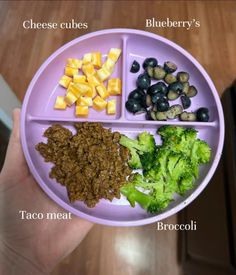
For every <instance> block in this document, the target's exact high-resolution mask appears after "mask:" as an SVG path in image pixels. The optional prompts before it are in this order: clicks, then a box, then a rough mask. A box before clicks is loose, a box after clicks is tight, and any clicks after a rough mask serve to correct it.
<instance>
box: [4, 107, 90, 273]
mask: <svg viewBox="0 0 236 275" xmlns="http://www.w3.org/2000/svg"><path fill="white" fill-rule="evenodd" d="M13 121H14V122H13V124H14V126H13V131H12V134H11V137H10V142H9V145H8V150H7V155H6V159H5V163H4V167H3V169H2V171H1V174H0V274H4V275H5V274H6V275H8V274H14V275H15V274H17V275H18V274H19V275H21V274H24V275H28V274H30V275H32V274H34V275H37V274H49V273H50V271H52V269H53V268H54V267H55V266H56V265H57V264H58V263H59V262H60V261H61V260H62V259H63V258H64V257H66V256H67V255H68V254H70V253H71V252H72V251H73V250H74V249H75V248H76V247H77V246H78V245H79V243H80V242H81V241H82V240H83V238H84V237H85V236H86V234H87V233H88V231H89V230H90V229H91V227H92V223H90V222H88V221H86V220H83V219H80V218H78V217H75V216H73V215H71V217H72V219H68V220H47V219H45V218H44V219H42V220H39V219H36V220H27V219H21V215H20V214H19V211H20V210H25V211H27V212H31V213H43V214H44V217H45V216H46V213H48V212H50V213H51V212H55V213H63V212H65V210H63V209H62V208H61V207H60V206H58V205H57V204H55V203H54V202H53V201H52V200H50V199H49V198H48V197H47V195H46V194H45V193H44V192H43V191H42V190H41V189H40V188H39V186H38V185H37V183H36V182H35V180H34V179H33V177H32V175H31V174H30V172H29V169H28V166H27V164H26V161H25V158H24V155H23V152H22V148H21V143H20V131H19V129H20V110H19V109H16V110H14V111H13Z"/></svg>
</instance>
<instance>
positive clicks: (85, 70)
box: [82, 63, 96, 76]
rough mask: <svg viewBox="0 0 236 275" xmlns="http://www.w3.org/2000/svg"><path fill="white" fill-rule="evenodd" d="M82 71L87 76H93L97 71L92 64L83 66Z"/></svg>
mask: <svg viewBox="0 0 236 275" xmlns="http://www.w3.org/2000/svg"><path fill="white" fill-rule="evenodd" d="M82 71H83V73H84V74H85V75H86V76H89V75H93V74H95V72H96V71H95V69H94V66H93V64H91V63H88V64H85V65H83V66H82Z"/></svg>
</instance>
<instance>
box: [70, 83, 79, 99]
mask: <svg viewBox="0 0 236 275" xmlns="http://www.w3.org/2000/svg"><path fill="white" fill-rule="evenodd" d="M77 84H78V83H73V82H71V83H70V85H69V87H68V89H67V94H68V93H69V92H71V93H73V94H74V95H75V96H76V97H77V98H79V97H80V96H81V92H80V90H79V87H78V85H77Z"/></svg>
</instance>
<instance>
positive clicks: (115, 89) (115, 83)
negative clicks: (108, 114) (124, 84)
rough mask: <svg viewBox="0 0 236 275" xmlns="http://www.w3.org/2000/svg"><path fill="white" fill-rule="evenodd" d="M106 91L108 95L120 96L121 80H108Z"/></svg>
mask: <svg viewBox="0 0 236 275" xmlns="http://www.w3.org/2000/svg"><path fill="white" fill-rule="evenodd" d="M107 91H108V92H109V94H110V95H120V94H121V80H120V79H119V78H111V79H109V80H108V85H107Z"/></svg>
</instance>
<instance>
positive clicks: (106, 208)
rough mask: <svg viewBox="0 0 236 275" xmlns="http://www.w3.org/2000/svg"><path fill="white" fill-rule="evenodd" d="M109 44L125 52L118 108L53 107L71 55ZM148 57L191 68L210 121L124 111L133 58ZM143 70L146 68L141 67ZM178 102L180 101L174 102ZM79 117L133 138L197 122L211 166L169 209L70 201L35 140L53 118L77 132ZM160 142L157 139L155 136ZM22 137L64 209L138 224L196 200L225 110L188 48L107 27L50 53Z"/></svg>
mask: <svg viewBox="0 0 236 275" xmlns="http://www.w3.org/2000/svg"><path fill="white" fill-rule="evenodd" d="M110 48H121V49H122V55H121V57H120V58H119V61H118V63H117V64H116V69H115V71H114V73H113V74H112V77H119V78H121V79H122V96H116V99H117V103H118V105H117V113H116V115H107V114H106V112H105V111H102V112H97V111H95V110H93V109H92V108H91V109H90V112H89V116H88V118H87V119H85V118H78V117H75V115H74V112H75V108H74V107H73V106H72V107H71V108H67V110H63V111H61V110H54V109H53V105H54V102H55V99H56V97H57V96H58V95H64V93H65V90H64V89H63V88H62V87H60V86H59V85H58V81H59V79H60V77H61V76H62V75H63V72H64V66H65V62H66V59H67V58H71V57H72V58H82V56H83V54H85V53H87V52H92V51H101V52H102V54H104V57H105V55H106V54H107V53H108V51H109V49H110ZM146 57H156V58H157V59H158V61H159V63H160V64H163V63H164V62H165V61H173V62H174V63H176V64H177V65H178V71H187V72H189V74H190V82H191V84H192V85H194V86H196V87H197V89H198V94H197V96H196V97H194V98H193V99H192V106H191V107H190V108H189V111H191V110H192V111H195V110H196V109H197V108H199V107H208V108H209V112H210V121H209V122H206V123H204V122H181V121H178V120H169V121H147V120H146V119H145V117H144V115H133V114H131V113H129V112H127V111H126V109H125V101H126V99H127V97H128V94H129V92H130V91H132V90H133V89H134V88H135V86H136V85H135V82H136V79H137V76H138V74H139V73H140V72H139V73H137V74H132V73H130V67H131V64H132V62H133V60H134V59H135V60H137V61H138V62H139V63H140V64H142V62H143V60H144V59H145V58H146ZM140 71H142V70H140ZM176 102H177V101H176ZM80 121H99V122H102V123H103V125H104V127H109V128H111V129H112V130H113V131H116V130H118V131H119V132H121V133H123V134H125V135H127V136H129V137H135V136H137V134H138V133H140V132H142V131H144V130H147V131H148V132H151V133H153V134H155V133H156V130H157V128H158V127H160V126H162V125H170V124H171V125H181V126H184V127H194V128H195V129H196V130H198V131H199V133H198V136H199V137H200V138H201V139H204V140H206V141H207V143H208V144H209V145H210V147H211V149H212V158H211V161H210V163H209V164H208V165H205V166H202V167H201V169H200V177H199V179H198V180H197V181H196V184H195V188H194V189H192V190H190V191H189V192H188V194H186V195H185V196H184V197H180V196H177V195H176V197H175V200H174V201H173V202H172V203H171V204H170V205H169V207H168V208H167V209H165V210H164V211H163V212H161V213H159V214H157V215H151V214H148V213H146V211H144V210H143V209H141V208H140V207H139V206H138V205H136V207H135V208H132V207H131V206H130V205H129V203H128V201H127V200H126V199H125V198H124V197H122V198H121V199H119V200H118V199H114V200H113V201H112V202H109V201H107V200H101V201H100V202H99V203H98V204H97V206H96V207H95V208H88V207H86V205H85V204H84V203H83V202H79V201H77V202H75V203H70V202H69V199H68V196H67V192H66V188H65V187H63V186H61V185H60V184H59V183H57V182H56V181H55V180H53V179H50V178H49V171H50V168H51V167H52V164H50V163H45V162H44V160H43V158H42V157H41V155H40V154H39V153H38V152H37V151H36V150H35V145H36V144H37V143H39V142H41V141H46V139H45V138H44V137H43V133H44V131H45V130H46V129H47V128H48V127H49V126H50V125H52V124H53V123H60V124H62V125H63V126H65V127H68V128H69V129H71V130H72V131H74V128H73V123H74V122H80ZM155 136H156V138H157V142H159V140H158V137H157V135H155ZM21 139H22V146H23V151H24V154H25V157H26V160H27V163H28V165H29V168H30V170H31V173H32V174H33V176H34V177H35V179H36V181H37V182H38V184H39V185H40V186H41V187H42V189H43V190H44V191H45V192H46V193H47V194H48V196H49V197H50V198H51V199H53V200H54V201H55V202H56V203H58V204H59V205H61V206H62V207H63V208H64V209H66V210H68V211H70V212H72V213H73V214H75V215H77V216H79V217H82V218H85V219H88V220H90V221H92V222H95V223H100V224H105V225H114V226H136V225H143V224H148V223H152V222H156V221H159V220H162V219H164V218H167V217H169V216H170V215H172V214H175V213H177V212H178V211H179V210H181V209H183V208H184V207H185V206H186V205H188V204H189V203H190V202H191V201H193V200H194V199H195V198H196V197H197V196H198V195H199V194H200V193H201V191H202V190H203V189H204V188H205V187H206V185H207V184H208V182H209V181H210V179H211V177H212V175H213V174H214V172H215V170H216V167H217V165H218V162H219V160H220V157H221V152H222V147H223V140H224V119H223V111H222V107H221V103H220V99H219V96H218V93H217V91H216V89H215V87H214V85H213V83H212V81H211V80H210V78H209V76H208V75H207V73H206V71H205V70H204V69H203V68H202V66H201V65H200V64H199V63H198V62H197V61H196V60H195V59H194V58H193V57H192V56H191V55H190V54H189V53H187V52H186V51H185V50H184V49H182V48H181V47H179V46H178V45H176V44H175V43H173V42H171V41H169V40H167V39H165V38H163V37H160V36H158V35H155V34H152V33H148V32H144V31H139V30H132V29H109V30H102V31H98V32H94V33H90V34H87V35H84V36H81V37H79V38H77V39H74V40H73V41H71V42H69V43H67V44H66V45H64V46H63V47H61V48H60V49H58V50H57V51H56V52H55V53H54V54H52V55H51V56H50V57H49V58H48V59H47V60H46V61H45V62H44V63H43V65H42V66H41V67H40V68H39V70H38V72H37V73H36V74H35V76H34V78H33V80H32V81H31V83H30V85H29V88H28V90H27V93H26V96H25V99H24V103H23V107H22V117H21Z"/></svg>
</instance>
